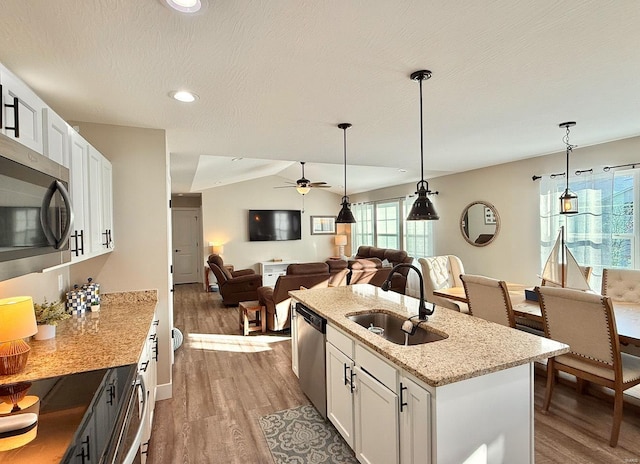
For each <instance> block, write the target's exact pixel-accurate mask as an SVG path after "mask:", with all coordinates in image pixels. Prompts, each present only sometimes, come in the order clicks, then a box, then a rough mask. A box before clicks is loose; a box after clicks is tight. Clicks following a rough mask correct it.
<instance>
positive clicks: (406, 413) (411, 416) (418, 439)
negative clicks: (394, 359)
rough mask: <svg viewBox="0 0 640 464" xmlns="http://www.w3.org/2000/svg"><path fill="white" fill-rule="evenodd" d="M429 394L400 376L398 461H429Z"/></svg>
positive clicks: (417, 463)
mask: <svg viewBox="0 0 640 464" xmlns="http://www.w3.org/2000/svg"><path fill="white" fill-rule="evenodd" d="M430 418H431V394H430V393H429V392H428V391H427V390H426V389H424V388H422V387H421V386H420V385H418V384H417V383H416V382H415V381H413V380H411V379H410V378H408V377H404V376H403V377H400V462H401V464H427V463H430V462H431V419H430Z"/></svg>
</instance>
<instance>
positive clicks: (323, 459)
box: [260, 405, 358, 464]
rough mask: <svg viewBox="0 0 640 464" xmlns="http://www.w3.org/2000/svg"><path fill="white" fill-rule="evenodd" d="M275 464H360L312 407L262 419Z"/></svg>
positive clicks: (263, 429)
mask: <svg viewBox="0 0 640 464" xmlns="http://www.w3.org/2000/svg"><path fill="white" fill-rule="evenodd" d="M260 427H262V431H263V433H264V436H265V438H266V439H267V444H268V445H269V449H270V450H271V455H272V456H273V460H274V461H275V463H276V464H284V463H287V464H290V463H294V464H309V463H313V464H316V463H323V464H324V463H326V464H351V463H353V464H357V462H358V461H357V459H356V457H355V455H354V454H353V451H351V448H349V445H347V444H346V443H345V441H344V440H343V439H342V437H341V436H340V434H339V433H338V431H337V430H336V429H335V428H334V427H333V425H332V424H331V423H330V422H329V421H327V420H324V419H323V418H322V416H321V415H320V414H319V413H318V411H316V410H315V408H314V407H313V406H311V405H306V406H299V407H297V408H292V409H285V410H284V411H278V412H276V413H273V414H269V415H268V416H263V417H261V418H260Z"/></svg>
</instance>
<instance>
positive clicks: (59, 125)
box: [42, 107, 71, 168]
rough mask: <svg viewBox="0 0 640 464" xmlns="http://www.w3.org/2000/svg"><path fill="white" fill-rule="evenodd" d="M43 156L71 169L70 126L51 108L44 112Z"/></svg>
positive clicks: (45, 109)
mask: <svg viewBox="0 0 640 464" xmlns="http://www.w3.org/2000/svg"><path fill="white" fill-rule="evenodd" d="M42 125H43V130H42V133H43V135H44V140H43V153H42V154H43V155H44V156H46V157H47V158H49V159H52V160H53V161H55V162H56V163H58V164H61V165H63V166H65V167H67V168H70V167H71V163H70V153H69V138H70V133H69V129H70V126H69V124H67V122H66V121H65V120H64V119H62V118H61V117H60V116H58V114H57V113H56V112H54V111H53V110H52V109H51V108H48V107H46V108H44V109H43V110H42Z"/></svg>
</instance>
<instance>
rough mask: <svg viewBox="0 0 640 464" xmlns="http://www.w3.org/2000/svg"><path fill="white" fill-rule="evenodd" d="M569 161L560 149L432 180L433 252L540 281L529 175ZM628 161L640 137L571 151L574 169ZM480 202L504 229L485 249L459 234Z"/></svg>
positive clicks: (473, 268)
mask: <svg viewBox="0 0 640 464" xmlns="http://www.w3.org/2000/svg"><path fill="white" fill-rule="evenodd" d="M565 163H566V159H565V153H564V152H561V153H555V154H551V155H546V156H540V157H536V158H530V159H526V160H522V161H516V162H512V163H506V164H501V165H498V166H492V167H488V168H483V169H477V170H474V171H468V172H463V173H460V174H453V175H449V176H443V177H438V178H434V179H429V188H430V189H431V190H432V191H439V192H440V193H439V195H437V196H433V197H431V199H432V201H433V202H434V205H435V207H436V211H437V212H438V214H439V215H440V220H438V221H434V223H433V225H434V234H435V244H434V252H435V254H436V255H441V254H454V255H457V256H459V257H460V258H461V259H462V262H463V264H464V267H465V272H467V273H469V274H483V275H487V276H490V277H494V278H500V279H504V280H507V281H511V282H521V283H524V284H528V285H534V284H537V283H539V281H540V279H539V278H538V277H537V276H538V274H539V273H540V270H541V269H540V268H541V263H540V246H539V243H540V235H539V231H540V218H539V206H538V194H539V181H537V182H533V181H532V179H531V176H533V175H534V174H536V175H541V174H549V173H556V172H564V170H565V167H566V166H565ZM627 163H640V137H634V138H630V139H625V140H619V141H614V142H609V143H604V144H600V145H594V146H590V147H578V148H576V149H575V150H574V151H573V154H572V157H571V165H570V171H571V172H572V173H573V172H575V171H576V170H578V169H589V168H593V169H594V172H602V167H603V166H605V165H617V164H627ZM354 169H356V168H354ZM572 175H573V174H572ZM414 191H415V183H412V184H406V185H402V186H396V187H391V188H387V189H381V190H376V191H372V192H367V193H363V194H359V195H351V201H353V202H356V201H373V200H381V199H385V198H394V197H401V196H404V195H406V194H409V193H413V192H414ZM476 200H483V201H485V202H488V203H491V204H493V205H494V206H495V207H496V209H497V211H498V213H499V215H500V221H501V230H500V233H499V235H498V236H497V237H496V239H495V241H494V242H493V243H491V244H490V245H488V246H485V247H474V246H472V245H470V244H468V243H467V242H466V241H465V240H464V239H463V237H462V235H461V232H460V219H461V214H462V211H463V210H464V208H465V207H466V206H467V205H468V204H469V203H471V202H473V201H476ZM585 264H588V263H585Z"/></svg>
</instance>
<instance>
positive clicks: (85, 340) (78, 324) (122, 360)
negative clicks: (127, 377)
mask: <svg viewBox="0 0 640 464" xmlns="http://www.w3.org/2000/svg"><path fill="white" fill-rule="evenodd" d="M100 297H101V305H100V311H97V312H91V311H86V312H85V313H84V315H82V316H71V318H69V319H66V320H64V321H61V322H60V323H59V324H58V325H57V327H56V336H55V338H52V339H50V340H40V341H38V340H33V339H31V340H29V341H28V343H29V346H30V347H31V352H30V353H29V359H28V361H27V365H26V367H25V369H24V370H23V371H22V372H20V373H18V374H14V375H5V376H0V385H6V384H10V383H15V382H22V381H34V380H38V379H44V378H48V377H56V376H61V375H67V374H75V373H78V372H87V371H92V370H97V369H105V368H110V367H116V366H124V365H127V364H135V363H137V362H138V359H139V358H140V354H141V353H142V348H143V346H144V343H145V341H146V338H147V333H148V332H149V328H150V327H151V323H152V322H153V315H154V312H155V309H156V304H157V301H158V295H157V291H156V290H143V291H137V292H125V293H107V294H102V295H100Z"/></svg>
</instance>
